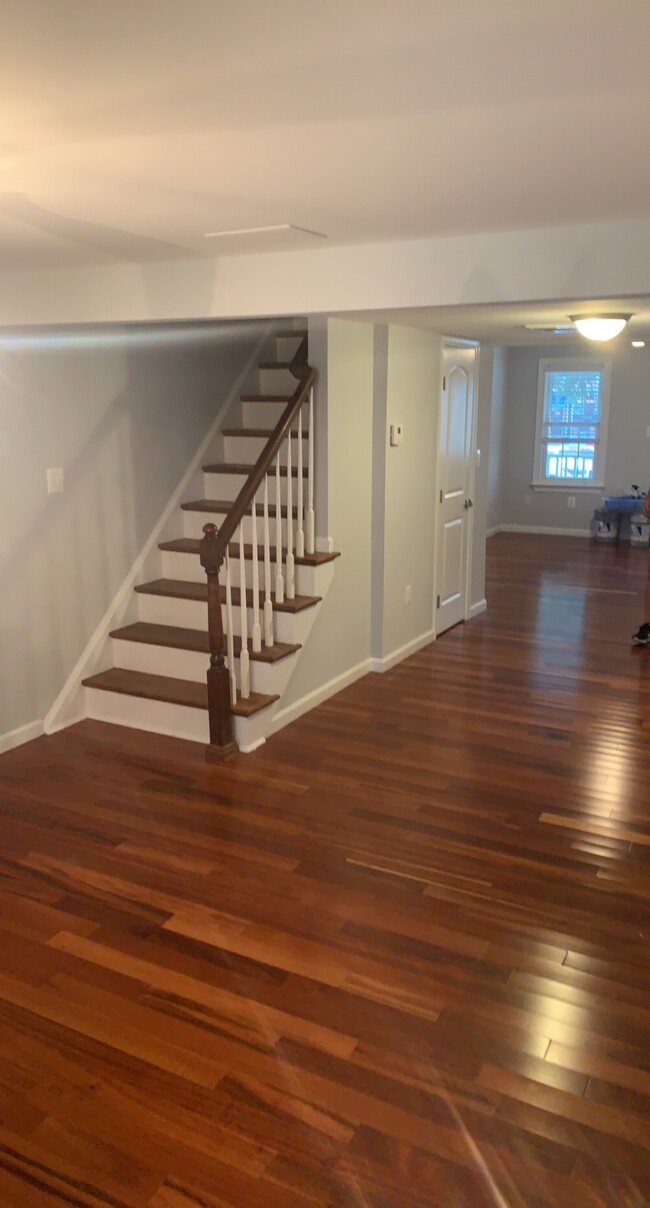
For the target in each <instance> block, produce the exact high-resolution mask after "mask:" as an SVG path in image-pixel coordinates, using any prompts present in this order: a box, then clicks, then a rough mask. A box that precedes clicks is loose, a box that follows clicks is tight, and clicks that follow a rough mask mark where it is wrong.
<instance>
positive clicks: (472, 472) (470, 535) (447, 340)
mask: <svg viewBox="0 0 650 1208" xmlns="http://www.w3.org/2000/svg"><path fill="white" fill-rule="evenodd" d="M446 348H474V349H475V351H476V358H475V361H474V399H473V405H472V433H471V441H470V444H471V457H470V466H469V492H470V498H471V499H472V500H473V499H474V495H475V494H476V438H477V433H478V392H479V380H480V371H481V345H480V342H479V341H478V340H464V339H461V338H460V337H459V336H443V337H442V342H441V345H440V373H439V381H438V407H437V423H436V435H435V440H436V448H435V461H434V464H435V469H436V486H435V501H434V517H435V522H434V529H433V600H432V604H433V625H432V628H433V632H434V635H435V637H437V636H438V632H437V625H436V622H437V619H438V607H437V599H438V534H439V530H440V525H439V523H438V520H439V508H440V489H439V486H438V483H439V482H440V419H441V416H442V381H443V377H444V364H445V358H444V352H445V349H446ZM481 456H483V453H482V452H481ZM466 531H467V543H466V544H467V548H466V551H465V583H466V591H465V615H464V618H463V623H464V622H465V621H469V620H470V619H471V615H472V602H471V591H470V587H471V582H472V573H471V571H472V557H473V553H474V508H470V509H469V515H468V517H467V530H466Z"/></svg>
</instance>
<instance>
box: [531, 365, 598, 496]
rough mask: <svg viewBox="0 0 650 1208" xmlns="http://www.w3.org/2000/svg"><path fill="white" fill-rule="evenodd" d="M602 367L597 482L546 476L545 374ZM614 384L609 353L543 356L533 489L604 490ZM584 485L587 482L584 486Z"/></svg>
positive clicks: (537, 413)
mask: <svg viewBox="0 0 650 1208" xmlns="http://www.w3.org/2000/svg"><path fill="white" fill-rule="evenodd" d="M594 370H600V372H601V374H602V379H601V396H600V419H599V421H598V436H597V438H596V460H595V463H594V480H595V481H594V482H591V481H589V482H585V480H584V479H582V480H581V479H570V478H565V479H562V481H561V482H560V483H557V482H556V481H554V480H553V479H550V478H546V477H545V475H544V474H543V472H542V470H543V442H542V428H543V425H544V395H545V391H546V374H547V373H561V372H562V371H564V372H568V373H571V372H576V373H579V372H585V371H587V372H593V371H594ZM611 387H612V361H611V357H608V356H606V355H605V356H586V357H541V358H540V360H539V363H538V368H537V411H536V418H535V452H534V460H533V481H532V484H531V485H532V487H533V490H536V491H538V490H539V489H540V488H542V487H544V488H548V489H550V490H560V491H569V490H570V491H572V492H573V491H574V490H585V489H587V490H602V489H603V488H602V487H599V486H598V485H597V484H598V483H600V482H603V481H604V479H605V461H606V458H607V436H608V432H609V400H610V394H611ZM583 484H584V485H583Z"/></svg>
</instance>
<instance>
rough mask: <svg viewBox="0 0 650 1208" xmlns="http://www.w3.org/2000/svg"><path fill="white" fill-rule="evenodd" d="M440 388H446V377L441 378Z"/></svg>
mask: <svg viewBox="0 0 650 1208" xmlns="http://www.w3.org/2000/svg"><path fill="white" fill-rule="evenodd" d="M442 388H443V390H446V389H447V379H446V377H443V379H442Z"/></svg>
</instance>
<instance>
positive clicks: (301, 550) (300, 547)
mask: <svg viewBox="0 0 650 1208" xmlns="http://www.w3.org/2000/svg"><path fill="white" fill-rule="evenodd" d="M303 468H304V467H303V457H302V406H301V407H300V409H299V411H298V480H297V481H298V490H297V499H298V529H297V532H296V557H298V558H304V556H305V483H304V475H303Z"/></svg>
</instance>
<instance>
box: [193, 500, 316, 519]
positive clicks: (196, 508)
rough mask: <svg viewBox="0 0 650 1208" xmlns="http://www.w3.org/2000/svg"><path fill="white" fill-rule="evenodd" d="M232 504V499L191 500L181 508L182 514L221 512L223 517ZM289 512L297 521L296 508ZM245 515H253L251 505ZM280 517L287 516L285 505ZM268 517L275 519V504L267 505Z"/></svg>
mask: <svg viewBox="0 0 650 1208" xmlns="http://www.w3.org/2000/svg"><path fill="white" fill-rule="evenodd" d="M233 502H234V500H232V499H192V500H190V502H189V503H182V504H181V508H182V509H183V511H184V512H221V513H223V514H224V515H227V514H228V512H229V511H230V510H231V508H232V505H233ZM291 510H292V512H293V517H294V520H297V519H298V508H297V507H294V508H292V509H291ZM245 514H246V515H247V516H252V514H253V509H252V504H251V505H250V506H249V507H248V508H247V509H246V513H245ZM260 515H261V513H260V512H258V516H260ZM281 515H282V516H283V517H286V515H287V507H286V504H283V505H282V508H281ZM269 516H270V517H271V519H274V517H275V504H274V503H270V504H269Z"/></svg>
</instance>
